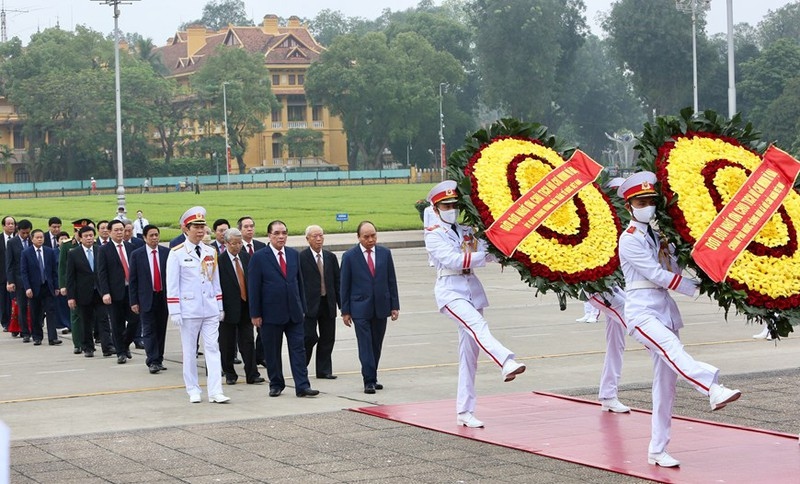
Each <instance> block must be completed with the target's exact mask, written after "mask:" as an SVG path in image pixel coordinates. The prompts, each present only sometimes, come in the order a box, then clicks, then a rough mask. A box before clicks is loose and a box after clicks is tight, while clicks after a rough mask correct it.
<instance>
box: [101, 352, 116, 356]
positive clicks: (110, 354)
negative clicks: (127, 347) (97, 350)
mask: <svg viewBox="0 0 800 484" xmlns="http://www.w3.org/2000/svg"><path fill="white" fill-rule="evenodd" d="M115 354H117V352H116V351H104V352H103V356H105V357H108V356H114V355H115Z"/></svg>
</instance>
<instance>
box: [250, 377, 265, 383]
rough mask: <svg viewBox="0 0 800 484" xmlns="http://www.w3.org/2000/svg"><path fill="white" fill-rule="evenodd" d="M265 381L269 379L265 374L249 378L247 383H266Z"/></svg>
mask: <svg viewBox="0 0 800 484" xmlns="http://www.w3.org/2000/svg"><path fill="white" fill-rule="evenodd" d="M265 381H267V380H265V379H264V377H263V376H257V377H255V378H253V379H252V380H249V381H248V382H247V384H248V385H257V384H259V383H264V382H265Z"/></svg>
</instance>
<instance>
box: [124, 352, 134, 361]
mask: <svg viewBox="0 0 800 484" xmlns="http://www.w3.org/2000/svg"><path fill="white" fill-rule="evenodd" d="M125 357H126V358H128V359H129V360H132V359H133V355H131V352H130V351H126V352H125Z"/></svg>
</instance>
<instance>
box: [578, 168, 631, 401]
mask: <svg viewBox="0 0 800 484" xmlns="http://www.w3.org/2000/svg"><path fill="white" fill-rule="evenodd" d="M624 181H625V179H624V178H612V179H611V180H609V181H608V182H607V183H606V186H607V187H609V188H618V187H619V186H620V185H621V184H622V182H624ZM587 303H588V304H591V305H592V306H593V307H594V308H595V309H597V310H599V311H600V312H601V313H603V314H604V315H605V316H606V355H605V358H604V360H603V371H602V373H600V391H599V393H598V399H599V400H600V402H601V403H602V406H601V407H600V408H601V409H602V410H603V411H606V412H614V413H628V412H630V411H631V409H630V408H629V407H628V406H627V405H623V404H622V403H620V401H619V399H618V398H617V389H618V388H619V379H620V377H621V376H622V355H623V354H624V353H625V334H626V333H627V332H628V331H627V330H628V327H627V326H626V325H625V291H623V290H622V288H620V287H619V286H613V287H612V288H611V289H610V290H608V291H606V292H604V293H600V294H589V295H588V301H587Z"/></svg>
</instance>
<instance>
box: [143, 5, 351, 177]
mask: <svg viewBox="0 0 800 484" xmlns="http://www.w3.org/2000/svg"><path fill="white" fill-rule="evenodd" d="M220 45H225V46H228V47H229V48H233V49H245V50H247V51H248V52H252V53H258V54H260V55H262V56H263V58H264V64H265V65H266V67H267V69H269V72H270V75H271V81H272V92H273V93H274V94H275V96H276V97H277V99H278V102H279V103H280V110H276V111H274V112H273V113H272V115H271V118H270V119H267V120H264V126H265V130H264V131H263V132H261V133H259V134H257V135H256V136H254V137H253V138H251V139H250V140H248V148H247V152H246V153H245V154H244V162H245V164H246V165H247V170H248V171H262V170H263V171H267V170H272V169H284V168H289V169H292V168H296V167H298V166H299V164H300V160H299V159H297V158H293V157H290V156H289V155H290V154H289V152H288V151H287V149H286V147H285V145H284V143H283V142H282V141H283V136H284V135H285V134H286V132H287V131H288V130H289V129H293V128H307V129H313V130H318V131H320V132H321V133H322V140H323V148H322V152H321V156H319V157H318V158H311V159H309V158H303V160H302V165H303V167H308V168H309V169H313V168H314V167H320V168H322V169H324V168H331V167H332V166H337V167H339V168H341V169H344V170H346V169H347V138H346V136H345V134H344V130H343V128H342V123H341V120H339V118H337V117H335V116H331V114H330V113H329V112H328V109H327V108H326V107H324V106H322V105H312V104H309V103H308V101H307V99H306V96H305V89H304V87H303V85H304V84H305V77H306V71H307V70H308V68H309V66H310V65H311V63H312V62H315V61H317V60H318V59H319V57H320V54H321V53H322V51H323V50H324V47H322V46H321V45H320V44H318V43H317V41H316V40H315V39H314V37H313V36H312V35H311V33H310V32H309V31H308V29H307V28H306V27H305V25H303V24H302V23H301V22H300V19H299V18H298V17H295V16H292V17H290V18H289V20H288V22H287V24H286V25H285V26H281V25H280V24H279V21H278V17H277V16H276V15H266V16H265V17H264V19H263V22H262V24H261V25H257V26H254V27H237V26H233V25H230V26H228V27H227V28H224V29H222V30H220V31H209V30H207V29H206V28H205V27H203V26H191V27H188V28H187V29H186V31H181V32H177V33H176V34H175V35H174V36H173V37H172V38H171V39H170V40H169V41H168V43H167V45H166V46H163V47H159V48H158V49H157V50H158V52H160V53H161V59H162V62H163V64H164V66H165V67H166V68H167V69H168V70H169V74H168V77H171V78H174V79H175V80H176V81H177V82H178V83H179V85H182V86H186V87H189V88H190V89H191V76H192V74H194V73H195V72H197V71H198V70H199V69H200V68H201V67H202V66H203V63H204V60H205V59H207V58H208V57H209V56H211V55H213V54H214V52H215V50H216V49H217V47H218V46H220ZM205 134H206V133H204V132H203V129H202V127H200V126H197V125H188V124H187V125H185V126H184V127H183V130H182V132H181V135H182V137H183V138H184V139H197V138H200V137H202V136H203V135H205ZM211 134H217V135H224V133H223V129H222V126H217V127H215V128H213V133H211ZM231 169H232V170H233V171H232V172H236V163H235V160H232V162H231Z"/></svg>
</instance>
